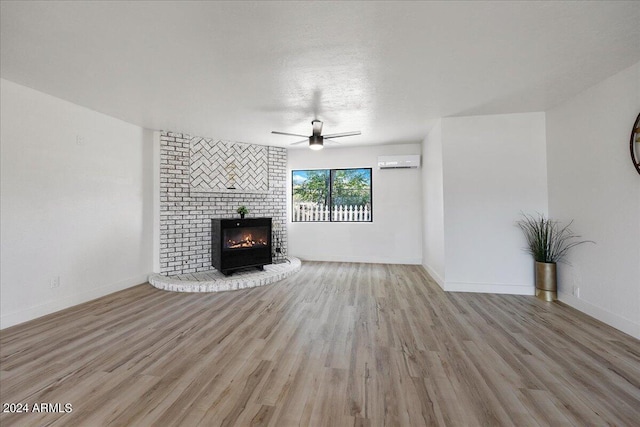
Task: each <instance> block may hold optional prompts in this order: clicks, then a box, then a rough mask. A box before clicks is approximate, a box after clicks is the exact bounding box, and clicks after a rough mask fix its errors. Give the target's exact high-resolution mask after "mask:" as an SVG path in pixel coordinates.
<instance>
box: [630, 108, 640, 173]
mask: <svg viewBox="0 0 640 427" xmlns="http://www.w3.org/2000/svg"><path fill="white" fill-rule="evenodd" d="M629 145H630V146H629V148H630V149H631V161H633V166H635V167H636V171H638V173H640V114H638V118H636V122H635V123H634V124H633V128H632V129H631V141H630V142H629Z"/></svg>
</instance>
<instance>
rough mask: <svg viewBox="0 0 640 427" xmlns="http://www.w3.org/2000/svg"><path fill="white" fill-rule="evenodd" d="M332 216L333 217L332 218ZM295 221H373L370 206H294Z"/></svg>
mask: <svg viewBox="0 0 640 427" xmlns="http://www.w3.org/2000/svg"><path fill="white" fill-rule="evenodd" d="M330 215H331V216H330ZM293 221H294V222H304V221H352V222H360V221H371V210H370V209H369V206H366V205H364V206H351V205H349V206H334V207H333V210H331V209H329V206H326V205H311V204H294V205H293Z"/></svg>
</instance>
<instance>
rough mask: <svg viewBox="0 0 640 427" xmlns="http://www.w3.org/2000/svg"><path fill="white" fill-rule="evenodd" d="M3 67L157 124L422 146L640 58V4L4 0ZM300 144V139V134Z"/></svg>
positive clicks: (230, 133) (262, 137)
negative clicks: (340, 135) (470, 119)
mask: <svg viewBox="0 0 640 427" xmlns="http://www.w3.org/2000/svg"><path fill="white" fill-rule="evenodd" d="M1 7H2V9H1V15H0V16H1V24H0V29H1V33H0V43H1V44H0V49H1V58H0V59H1V61H0V64H1V73H2V77H3V78H6V79H8V80H11V81H14V82H16V83H19V84H22V85H25V86H28V87H32V88H34V89H37V90H40V91H43V92H46V93H49V94H51V95H54V96H57V97H59V98H63V99H66V100H69V101H71V102H74V103H76V104H80V105H83V106H86V107H89V108H91V109H93V110H96V111H100V112H103V113H105V114H108V115H110V116H113V117H117V118H119V119H122V120H125V121H127V122H130V123H134V124H137V125H140V126H143V127H145V128H150V129H165V130H175V131H179V132H189V133H191V134H197V135H202V136H211V137H215V138H223V139H228V140H235V141H244V142H250V143H258V144H269V145H281V146H287V145H288V144H289V143H291V142H295V141H296V140H297V139H296V138H291V137H286V136H277V135H271V134H270V131H271V130H279V131H286V132H293V133H302V134H309V133H310V132H311V124H310V122H311V120H312V119H314V118H318V119H320V120H323V121H324V133H337V132H345V131H351V130H361V131H362V135H361V136H356V137H349V138H344V139H343V140H342V142H343V143H344V144H345V145H358V144H384V143H404V142H418V141H421V140H422V139H423V138H424V136H425V135H426V133H427V131H428V129H429V126H430V124H431V123H432V122H433V119H435V118H438V117H447V116H460V115H477V114H494V113H515V112H527V111H544V110H546V109H548V108H550V107H553V106H554V105H556V104H558V103H560V102H562V101H563V100H565V99H567V98H568V97H571V96H572V95H574V94H576V93H578V92H579V91H581V90H583V89H585V88H587V87H589V86H590V85H593V84H595V83H597V82H599V81H601V80H603V79H604V78H606V77H608V76H610V75H612V74H614V73H616V72H618V71H620V70H622V69H624V68H626V67H628V66H630V65H632V64H633V63H635V62H637V61H639V60H640V2H638V1H630V2H616V1H605V2H561V1H556V2H504V1H500V2H481V1H475V2H169V1H160V2H151V1H146V2H106V1H105V2H82V1H75V2H74V1H70V2H54V1H46V2H34V1H31V2H29V1H18V2H9V1H2V5H1ZM303 145H304V144H303Z"/></svg>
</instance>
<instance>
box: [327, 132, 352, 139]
mask: <svg viewBox="0 0 640 427" xmlns="http://www.w3.org/2000/svg"><path fill="white" fill-rule="evenodd" d="M360 134H361V132H360V131H359V130H357V131H354V132H343V133H332V134H330V135H323V136H324V139H327V138H342V137H343V136H355V135H360Z"/></svg>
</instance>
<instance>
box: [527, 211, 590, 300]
mask: <svg viewBox="0 0 640 427" xmlns="http://www.w3.org/2000/svg"><path fill="white" fill-rule="evenodd" d="M517 224H518V227H520V229H521V230H522V231H523V232H524V236H525V238H526V239H527V247H526V250H527V252H529V253H530V254H531V255H533V259H534V261H535V270H534V271H535V282H536V296H537V297H538V298H540V299H543V300H545V301H555V300H556V299H558V274H557V263H559V262H566V256H567V253H568V252H569V250H570V249H571V248H573V247H575V246H578V245H581V244H583V243H588V242H589V243H594V242H592V241H591V240H578V239H580V238H581V236H578V235H576V234H575V233H574V232H573V231H572V230H571V228H570V227H571V224H573V221H571V222H569V224H567V225H564V226H563V225H561V224H560V222H559V221H554V220H552V219H549V218H546V217H545V216H544V215H542V214H537V215H527V214H524V213H523V214H522V219H521V220H519V221H518V222H517Z"/></svg>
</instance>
